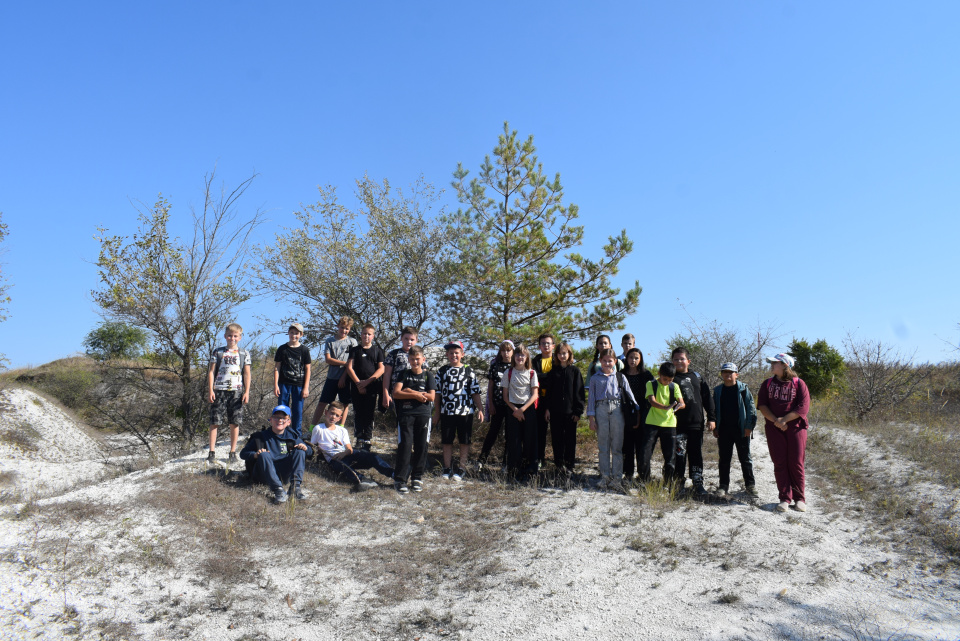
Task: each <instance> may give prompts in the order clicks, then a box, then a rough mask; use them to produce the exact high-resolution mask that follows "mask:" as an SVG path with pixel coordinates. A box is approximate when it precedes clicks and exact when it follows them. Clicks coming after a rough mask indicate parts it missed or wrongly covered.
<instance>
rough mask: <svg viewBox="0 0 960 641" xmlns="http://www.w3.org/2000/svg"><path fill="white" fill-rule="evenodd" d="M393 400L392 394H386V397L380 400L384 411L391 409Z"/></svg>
mask: <svg viewBox="0 0 960 641" xmlns="http://www.w3.org/2000/svg"><path fill="white" fill-rule="evenodd" d="M392 400H393V399H392V398H390V394H384V395H383V398H381V399H380V404H381V405H383V409H389V408H390V401H392Z"/></svg>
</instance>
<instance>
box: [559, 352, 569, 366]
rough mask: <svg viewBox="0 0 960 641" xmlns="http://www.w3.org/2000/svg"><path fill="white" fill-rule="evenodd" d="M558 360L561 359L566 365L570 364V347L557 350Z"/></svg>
mask: <svg viewBox="0 0 960 641" xmlns="http://www.w3.org/2000/svg"><path fill="white" fill-rule="evenodd" d="M557 360H558V361H560V364H561V365H562V366H564V367H566V366H567V365H569V364H570V350H569V349H562V348H561V349H559V350H557Z"/></svg>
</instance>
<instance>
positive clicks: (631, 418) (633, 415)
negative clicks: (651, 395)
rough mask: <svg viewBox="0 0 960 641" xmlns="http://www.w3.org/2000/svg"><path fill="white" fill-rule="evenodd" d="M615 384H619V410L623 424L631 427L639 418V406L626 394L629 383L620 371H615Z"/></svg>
mask: <svg viewBox="0 0 960 641" xmlns="http://www.w3.org/2000/svg"><path fill="white" fill-rule="evenodd" d="M617 385H619V386H620V411H621V412H623V426H624V427H627V428H631V427H633V426H634V425H636V424H637V421H638V420H640V406H639V405H637V404H636V403H634V402H633V401H632V400H631V399H630V397H629V396H627V392H626V390H628V389H630V383H628V382H627V379H626V378H624V376H623V374H621V373H620V372H617Z"/></svg>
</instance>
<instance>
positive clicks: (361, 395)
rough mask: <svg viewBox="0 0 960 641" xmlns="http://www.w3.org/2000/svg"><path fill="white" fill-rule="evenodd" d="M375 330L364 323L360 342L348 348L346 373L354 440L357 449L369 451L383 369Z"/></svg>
mask: <svg viewBox="0 0 960 641" xmlns="http://www.w3.org/2000/svg"><path fill="white" fill-rule="evenodd" d="M375 331H376V330H375V329H374V327H373V325H371V324H370V323H367V324H366V325H364V326H363V331H362V332H360V344H359V345H357V346H356V347H354V348H353V349H351V350H350V358H349V360H348V361H347V376H348V377H349V378H350V381H351V385H352V388H351V390H350V397H351V398H352V399H353V412H354V416H353V435H354V437H355V438H356V439H357V449H358V450H365V451H368V452H369V451H370V441H371V440H372V439H373V417H374V414H375V413H376V411H377V399H378V398H379V396H380V377H381V376H383V372H384V366H383V350H382V349H380V348H379V347H378V346H376V345H374V344H373V337H374V335H375Z"/></svg>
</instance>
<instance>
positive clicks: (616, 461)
mask: <svg viewBox="0 0 960 641" xmlns="http://www.w3.org/2000/svg"><path fill="white" fill-rule="evenodd" d="M595 407H596V414H595V416H594V419H596V421H597V445H598V446H599V448H600V476H602V477H603V478H605V479H607V480H611V479H612V480H613V481H614V482H619V481H620V477H622V476H623V413H622V412H621V411H620V401H597V403H596V406H595ZM611 457H612V459H613V461H612V464H611Z"/></svg>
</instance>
